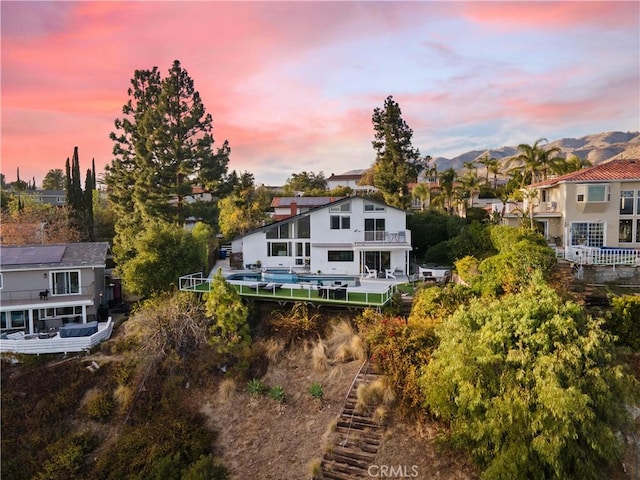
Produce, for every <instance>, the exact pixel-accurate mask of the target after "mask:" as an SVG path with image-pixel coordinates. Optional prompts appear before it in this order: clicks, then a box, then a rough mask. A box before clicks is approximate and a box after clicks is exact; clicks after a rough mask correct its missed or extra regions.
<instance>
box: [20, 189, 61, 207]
mask: <svg viewBox="0 0 640 480" xmlns="http://www.w3.org/2000/svg"><path fill="white" fill-rule="evenodd" d="M23 193H25V194H27V195H29V196H30V197H31V198H32V199H33V200H34V201H35V202H38V203H44V204H48V205H54V206H56V207H61V206H63V205H66V204H67V197H66V193H65V191H64V190H25V191H24V192H23Z"/></svg>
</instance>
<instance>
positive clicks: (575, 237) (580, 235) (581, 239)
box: [571, 222, 604, 247]
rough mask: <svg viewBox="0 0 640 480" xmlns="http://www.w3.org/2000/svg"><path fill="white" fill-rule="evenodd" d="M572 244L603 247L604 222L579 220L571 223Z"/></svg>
mask: <svg viewBox="0 0 640 480" xmlns="http://www.w3.org/2000/svg"><path fill="white" fill-rule="evenodd" d="M571 245H582V246H585V247H602V246H603V245H604V223H586V222H579V223H578V222H577V223H573V224H571Z"/></svg>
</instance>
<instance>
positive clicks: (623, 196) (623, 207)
mask: <svg viewBox="0 0 640 480" xmlns="http://www.w3.org/2000/svg"><path fill="white" fill-rule="evenodd" d="M633 193H634V192H633V190H622V191H621V192H620V215H633Z"/></svg>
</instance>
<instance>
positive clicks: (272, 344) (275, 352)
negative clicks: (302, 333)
mask: <svg viewBox="0 0 640 480" xmlns="http://www.w3.org/2000/svg"><path fill="white" fill-rule="evenodd" d="M262 345H263V348H264V355H265V356H266V357H267V359H268V360H269V363H278V362H279V361H280V359H282V355H283V353H284V342H283V341H282V340H278V339H275V338H268V339H266V340H264V341H262Z"/></svg>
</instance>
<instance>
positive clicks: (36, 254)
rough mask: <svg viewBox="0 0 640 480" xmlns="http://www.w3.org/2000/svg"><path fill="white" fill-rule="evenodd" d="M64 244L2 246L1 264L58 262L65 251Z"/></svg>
mask: <svg viewBox="0 0 640 480" xmlns="http://www.w3.org/2000/svg"><path fill="white" fill-rule="evenodd" d="M65 248H66V247H65V246H64V245H43V246H38V247H4V248H2V249H0V257H1V258H0V263H2V265H5V266H7V265H30V264H36V263H59V262H60V260H62V256H63V255H64V251H65Z"/></svg>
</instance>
